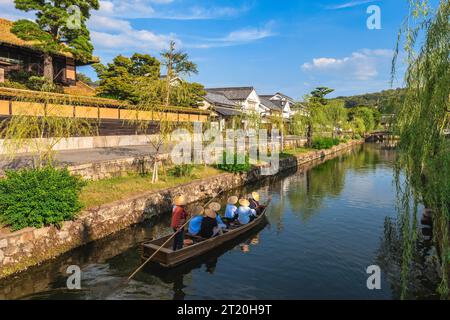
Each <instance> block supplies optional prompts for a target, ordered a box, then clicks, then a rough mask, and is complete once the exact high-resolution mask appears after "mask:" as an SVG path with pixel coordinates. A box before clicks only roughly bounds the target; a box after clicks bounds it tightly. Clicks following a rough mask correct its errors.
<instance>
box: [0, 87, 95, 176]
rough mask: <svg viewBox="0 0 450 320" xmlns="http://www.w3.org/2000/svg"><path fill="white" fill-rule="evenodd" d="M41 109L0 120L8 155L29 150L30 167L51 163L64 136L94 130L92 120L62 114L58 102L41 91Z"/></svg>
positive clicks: (80, 134) (82, 134)
mask: <svg viewBox="0 0 450 320" xmlns="http://www.w3.org/2000/svg"><path fill="white" fill-rule="evenodd" d="M41 99H42V100H43V101H45V102H43V103H42V106H44V107H43V110H39V109H36V111H35V112H34V113H32V114H30V111H27V112H26V113H25V114H18V115H14V116H12V117H11V118H10V119H6V120H4V121H3V122H2V123H0V128H3V129H2V131H1V132H0V135H1V136H2V137H4V141H3V146H4V148H5V149H6V151H7V153H8V155H9V156H10V157H11V158H14V157H16V156H17V155H18V154H19V153H21V152H22V153H23V152H25V150H26V152H28V153H30V154H31V155H32V158H33V167H34V168H42V167H44V166H46V165H53V158H54V154H55V151H54V149H55V147H56V145H57V144H58V143H60V142H61V141H62V140H64V139H68V138H71V137H77V136H90V135H93V134H95V133H96V131H97V130H96V128H95V126H94V124H93V123H91V122H89V121H87V120H85V119H81V118H75V117H73V118H72V117H61V116H60V115H59V112H60V110H59V109H58V105H55V104H53V103H52V102H53V101H52V99H51V98H49V97H48V96H47V95H46V94H45V93H42V97H41Z"/></svg>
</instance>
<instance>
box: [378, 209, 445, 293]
mask: <svg viewBox="0 0 450 320" xmlns="http://www.w3.org/2000/svg"><path fill="white" fill-rule="evenodd" d="M401 225H402V224H401V223H400V222H397V221H396V220H394V219H392V218H386V220H385V223H384V234H383V238H382V239H381V244H380V248H379V249H378V252H377V261H376V263H377V264H378V265H379V266H380V267H381V270H382V272H383V275H384V277H385V278H386V280H387V282H388V283H389V285H390V287H391V290H392V293H393V297H394V298H395V299H400V298H401V297H402V296H403V297H404V298H405V299H427V298H428V299H430V298H434V299H437V298H439V295H438V294H437V293H436V291H435V289H434V288H435V285H434V284H435V283H439V281H440V280H439V279H440V277H439V274H438V268H439V259H438V256H437V254H436V250H435V248H434V247H431V246H430V245H429V243H427V242H426V241H425V240H424V239H423V238H422V237H420V236H419V238H418V240H417V241H416V242H415V243H413V244H412V246H411V249H410V257H409V259H408V260H409V261H410V262H409V268H408V273H407V274H406V275H404V276H402V272H403V271H402V270H404V264H403V260H404V259H405V258H404V257H405V241H404V240H403V238H404V235H403V231H402V226H401ZM403 279H406V282H404V281H403Z"/></svg>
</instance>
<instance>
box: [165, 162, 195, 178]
mask: <svg viewBox="0 0 450 320" xmlns="http://www.w3.org/2000/svg"><path fill="white" fill-rule="evenodd" d="M193 170H194V165H192V164H182V165H178V166H175V167H174V168H172V169H171V170H169V174H171V175H172V176H174V177H191V176H192V171H193Z"/></svg>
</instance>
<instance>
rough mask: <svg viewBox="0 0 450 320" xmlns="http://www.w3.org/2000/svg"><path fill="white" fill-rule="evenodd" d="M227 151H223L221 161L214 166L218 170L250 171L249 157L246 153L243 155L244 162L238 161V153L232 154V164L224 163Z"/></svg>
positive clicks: (232, 171)
mask: <svg viewBox="0 0 450 320" xmlns="http://www.w3.org/2000/svg"><path fill="white" fill-rule="evenodd" d="M226 159H227V153H226V152H224V153H223V163H220V164H218V165H217V166H216V167H217V168H218V169H220V170H223V171H227V172H231V173H245V172H248V171H250V169H251V168H252V165H251V164H250V157H249V155H248V154H247V155H246V156H245V161H244V163H242V164H241V163H238V154H235V155H234V162H233V163H232V164H227V163H226Z"/></svg>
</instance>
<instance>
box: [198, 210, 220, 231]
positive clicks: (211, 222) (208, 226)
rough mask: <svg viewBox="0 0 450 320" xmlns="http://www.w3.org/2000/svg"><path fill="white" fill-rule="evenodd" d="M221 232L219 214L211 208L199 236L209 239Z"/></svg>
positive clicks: (206, 212)
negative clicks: (218, 220) (218, 221)
mask: <svg viewBox="0 0 450 320" xmlns="http://www.w3.org/2000/svg"><path fill="white" fill-rule="evenodd" d="M220 230H221V229H220V228H219V224H218V223H217V214H216V213H215V212H214V211H213V210H211V209H209V208H208V209H206V210H205V217H204V218H203V220H202V226H201V229H200V234H199V235H200V236H201V237H202V238H205V239H209V238H212V237H214V236H216V235H217V234H219V232H220Z"/></svg>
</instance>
